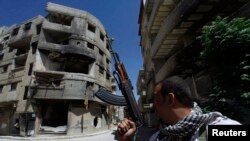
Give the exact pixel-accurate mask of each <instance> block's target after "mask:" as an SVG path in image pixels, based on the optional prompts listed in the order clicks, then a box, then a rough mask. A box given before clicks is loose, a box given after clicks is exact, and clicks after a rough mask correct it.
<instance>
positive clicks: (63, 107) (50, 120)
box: [41, 100, 69, 128]
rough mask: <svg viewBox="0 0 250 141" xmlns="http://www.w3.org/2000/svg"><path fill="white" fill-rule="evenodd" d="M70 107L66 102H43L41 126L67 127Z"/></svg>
mask: <svg viewBox="0 0 250 141" xmlns="http://www.w3.org/2000/svg"><path fill="white" fill-rule="evenodd" d="M68 107H69V103H68V102H65V101H56V100H53V101H52V100H50V101H49V100H48V101H43V102H41V116H42V124H41V126H50V127H58V126H64V125H67V121H68ZM41 128H43V127H41Z"/></svg>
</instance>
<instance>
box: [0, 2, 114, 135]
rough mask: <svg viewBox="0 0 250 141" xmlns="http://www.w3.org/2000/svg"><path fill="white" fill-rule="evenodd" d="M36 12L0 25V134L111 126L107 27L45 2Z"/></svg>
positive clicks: (111, 84) (83, 131)
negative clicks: (103, 96)
mask: <svg viewBox="0 0 250 141" xmlns="http://www.w3.org/2000/svg"><path fill="white" fill-rule="evenodd" d="M46 11H47V12H48V15H47V16H46V17H43V16H40V15H39V16H37V17H34V18H32V19H30V20H27V21H25V22H23V23H22V24H20V25H13V26H11V27H0V134H1V135H21V136H36V135H39V134H45V133H63V134H67V135H72V134H89V133H94V132H97V131H102V130H106V129H109V128H110V126H111V122H112V121H111V120H112V118H111V116H112V112H113V109H112V107H110V106H109V105H107V104H105V103H103V102H101V101H100V100H99V99H98V98H96V97H95V96H94V94H95V92H96V91H97V90H98V89H99V88H100V87H105V88H106V89H108V90H110V91H112V92H113V93H115V89H116V86H115V81H114V79H113V77H112V75H111V54H110V51H109V47H108V46H107V36H106V34H107V33H106V31H105V29H104V27H103V25H102V24H101V22H100V21H99V20H98V19H97V18H96V17H94V16H93V15H91V14H90V13H88V12H86V11H82V10H78V9H73V8H70V7H65V6H62V5H58V4H54V3H48V4H47V7H46Z"/></svg>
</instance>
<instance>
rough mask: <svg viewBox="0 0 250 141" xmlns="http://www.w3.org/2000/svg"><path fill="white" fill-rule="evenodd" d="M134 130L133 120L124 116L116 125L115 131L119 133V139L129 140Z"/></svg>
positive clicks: (121, 140)
mask: <svg viewBox="0 0 250 141" xmlns="http://www.w3.org/2000/svg"><path fill="white" fill-rule="evenodd" d="M135 131H136V126H135V122H133V121H132V120H129V119H127V118H125V119H124V120H123V121H122V122H120V123H119V124H118V126H117V132H118V134H119V135H120V141H130V138H131V137H132V136H133V135H134V133H135Z"/></svg>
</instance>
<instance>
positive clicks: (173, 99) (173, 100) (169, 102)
mask: <svg viewBox="0 0 250 141" xmlns="http://www.w3.org/2000/svg"><path fill="white" fill-rule="evenodd" d="M174 102H175V95H174V94H173V93H171V92H170V93H169V94H168V104H169V105H173V104H174Z"/></svg>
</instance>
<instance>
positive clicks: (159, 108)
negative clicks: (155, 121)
mask: <svg viewBox="0 0 250 141" xmlns="http://www.w3.org/2000/svg"><path fill="white" fill-rule="evenodd" d="M161 87H162V85H161V84H158V85H156V86H155V89H154V93H153V98H154V109H155V113H156V114H157V116H159V118H161V119H163V117H164V114H165V113H166V110H167V104H166V103H167V102H165V101H166V100H165V98H166V96H165V97H164V96H163V95H162V94H161Z"/></svg>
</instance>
